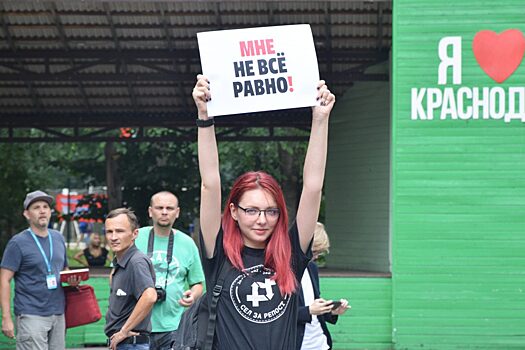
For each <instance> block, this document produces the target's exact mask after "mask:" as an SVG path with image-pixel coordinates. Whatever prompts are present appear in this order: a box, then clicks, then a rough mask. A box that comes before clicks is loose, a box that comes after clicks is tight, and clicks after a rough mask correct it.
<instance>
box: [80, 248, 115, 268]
mask: <svg viewBox="0 0 525 350" xmlns="http://www.w3.org/2000/svg"><path fill="white" fill-rule="evenodd" d="M108 253H109V252H108V250H107V249H106V248H104V247H102V254H100V255H99V256H96V257H95V256H93V255H91V253H90V252H89V248H86V249H84V256H85V257H86V260H87V262H88V265H89V266H104V265H106V259H107V258H108Z"/></svg>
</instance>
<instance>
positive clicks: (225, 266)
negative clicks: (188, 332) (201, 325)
mask: <svg viewBox="0 0 525 350" xmlns="http://www.w3.org/2000/svg"><path fill="white" fill-rule="evenodd" d="M231 267H232V265H231V264H230V261H229V260H228V258H225V259H224V261H223V263H222V265H221V269H220V271H219V277H218V278H217V282H215V287H213V290H212V291H211V292H212V293H211V302H210V306H209V310H210V314H209V318H208V329H207V330H206V341H205V343H204V350H212V346H213V338H214V337H215V323H216V321H217V304H218V302H219V297H220V296H221V291H222V286H223V284H224V278H225V277H226V274H227V273H228V271H230V269H231Z"/></svg>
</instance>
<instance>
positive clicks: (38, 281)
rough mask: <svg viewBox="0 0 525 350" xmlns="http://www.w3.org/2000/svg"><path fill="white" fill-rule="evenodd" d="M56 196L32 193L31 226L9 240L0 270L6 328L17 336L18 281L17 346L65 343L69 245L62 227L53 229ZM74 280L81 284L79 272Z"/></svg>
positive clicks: (56, 347)
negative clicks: (64, 275)
mask: <svg viewBox="0 0 525 350" xmlns="http://www.w3.org/2000/svg"><path fill="white" fill-rule="evenodd" d="M52 203H53V197H51V196H50V195H48V194H47V193H45V192H42V191H34V192H31V193H28V194H27V196H26V198H25V200H24V212H23V214H24V216H25V218H26V219H27V222H28V223H29V227H28V228H27V229H25V230H24V231H22V232H20V233H18V234H17V235H15V236H13V238H11V239H10V240H9V242H8V243H7V247H6V248H5V251H4V256H3V258H2V266H1V271H0V292H1V306H2V333H3V334H4V335H5V336H6V337H8V338H14V337H15V327H14V323H13V319H12V318H11V286H10V285H11V280H12V279H13V278H14V280H15V298H14V309H15V310H14V311H15V316H16V331H17V332H16V349H17V350H25V349H27V350H29V349H50V350H51V349H52V350H61V349H64V348H65V330H66V326H65V318H64V304H65V298H64V291H63V289H62V286H61V284H60V271H62V270H64V269H67V266H68V265H67V254H66V245H65V242H64V239H63V238H62V235H61V234H60V232H57V231H55V230H50V229H48V225H49V220H50V218H51V204H52ZM68 282H69V284H71V285H78V282H79V281H78V280H77V279H76V278H75V277H71V278H70V279H69V281H68Z"/></svg>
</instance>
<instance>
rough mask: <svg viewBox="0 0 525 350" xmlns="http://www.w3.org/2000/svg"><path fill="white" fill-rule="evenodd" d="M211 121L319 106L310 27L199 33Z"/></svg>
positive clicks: (314, 56)
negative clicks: (253, 113)
mask: <svg viewBox="0 0 525 350" xmlns="http://www.w3.org/2000/svg"><path fill="white" fill-rule="evenodd" d="M197 40H198V42H199V51H200V56H201V65H202V72H203V74H204V75H206V76H207V77H208V79H209V80H210V91H211V96H212V100H211V101H210V102H208V115H209V116H210V117H215V116H220V115H228V114H238V113H249V112H259V111H268V110H276V109H287V108H298V107H308V106H313V105H315V104H316V102H317V101H316V97H317V82H318V81H319V69H318V66H317V55H316V53H315V46H314V42H313V36H312V30H311V29H310V25H308V24H298V25H287V26H275V27H261V28H249V29H233V30H221V31H213V32H203V33H197Z"/></svg>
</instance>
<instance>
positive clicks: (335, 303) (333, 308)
mask: <svg viewBox="0 0 525 350" xmlns="http://www.w3.org/2000/svg"><path fill="white" fill-rule="evenodd" d="M339 306H341V302H340V301H334V302H333V304H332V310H335V309H337V308H338V307H339Z"/></svg>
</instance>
